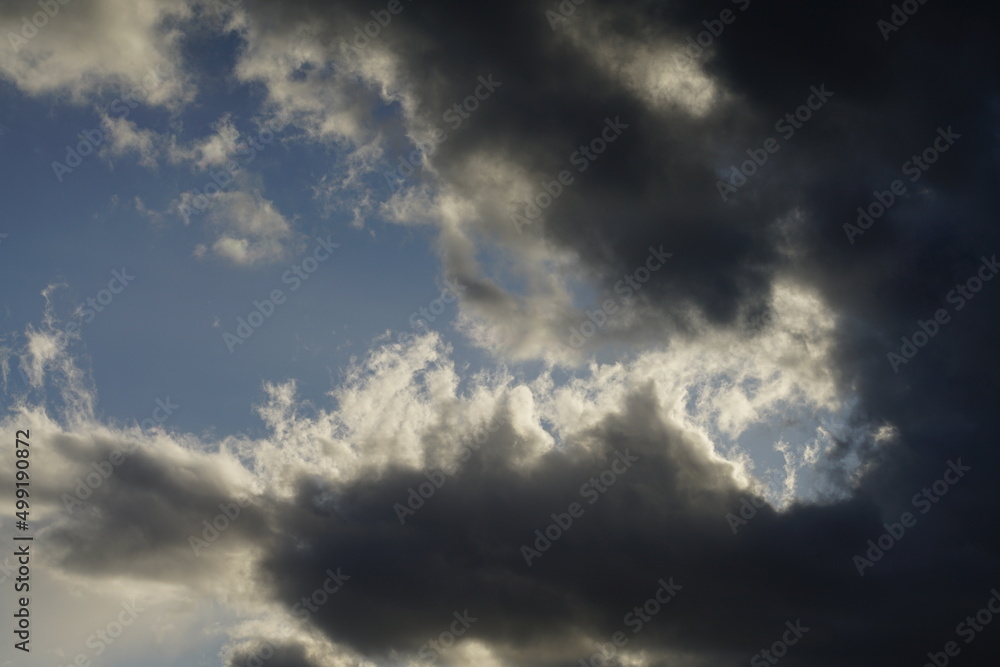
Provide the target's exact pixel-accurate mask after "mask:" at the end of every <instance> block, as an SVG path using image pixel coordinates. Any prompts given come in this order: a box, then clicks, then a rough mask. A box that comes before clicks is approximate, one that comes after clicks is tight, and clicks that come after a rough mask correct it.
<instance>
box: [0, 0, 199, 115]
mask: <svg viewBox="0 0 1000 667" xmlns="http://www.w3.org/2000/svg"><path fill="white" fill-rule="evenodd" d="M38 10H39V8H38V5H37V3H36V2H34V1H29V0H23V1H21V0H18V1H15V2H5V3H4V4H3V8H2V9H0V34H2V35H4V36H5V37H4V41H5V42H9V41H11V40H10V38H9V36H8V35H9V34H15V35H18V36H21V31H22V28H23V24H22V17H25V16H27V17H30V16H32V15H33V14H34V13H36V12H38ZM192 15H193V14H192V3H191V2H188V1H187V0H94V1H93V2H82V1H80V0H77V1H75V2H69V3H68V4H65V5H63V4H59V12H58V13H57V14H55V15H54V16H52V17H51V18H48V19H47V22H45V24H44V25H43V26H42V27H41V28H39V29H37V34H36V33H31V31H28V30H26V31H25V32H26V33H27V34H32V35H33V36H32V37H31V38H30V39H28V40H26V41H25V42H24V43H23V44H22V43H20V42H18V48H17V49H16V51H15V49H14V48H13V46H12V45H11V44H4V47H5V48H3V49H0V76H2V77H4V78H6V79H8V80H10V81H12V82H13V83H14V84H15V85H16V86H17V87H18V88H20V89H21V90H22V91H24V92H25V93H27V94H29V95H44V94H56V95H64V96H67V97H68V98H69V99H70V100H72V101H73V102H74V103H78V104H79V103H86V102H88V101H91V100H92V99H93V98H94V96H95V95H96V94H99V93H103V92H106V91H109V90H111V91H115V92H117V93H119V94H122V95H127V94H129V93H131V94H133V95H134V97H135V98H136V99H138V100H140V101H142V102H145V103H146V104H150V105H155V106H162V107H167V108H178V107H180V106H181V105H183V104H185V103H186V102H188V101H190V100H191V99H192V97H193V95H194V89H193V87H192V85H191V83H190V82H189V80H188V78H187V76H186V74H185V73H184V71H183V69H182V68H181V58H180V55H179V42H180V37H181V32H180V30H178V29H177V28H175V27H172V26H171V25H170V22H171V21H175V20H185V19H190V18H191V17H192ZM29 22H30V18H29ZM156 73H159V74H158V76H159V78H160V81H159V82H158V83H157V84H156V85H143V82H144V80H146V81H147V82H148V81H149V80H150V77H151V76H152V75H156Z"/></svg>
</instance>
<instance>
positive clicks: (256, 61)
mask: <svg viewBox="0 0 1000 667" xmlns="http://www.w3.org/2000/svg"><path fill="white" fill-rule="evenodd" d="M317 11H318V10H317V8H310V7H307V6H302V5H298V4H296V3H293V4H292V5H290V6H288V7H287V8H280V10H279V8H277V7H269V6H264V7H260V8H254V9H253V11H248V12H247V13H245V14H243V15H242V17H241V20H240V22H238V23H236V24H234V25H236V26H237V28H238V30H239V33H240V35H241V37H242V38H243V39H244V40H245V43H246V47H245V48H244V49H243V50H242V51H241V53H240V57H239V60H238V61H237V63H236V70H235V73H236V76H237V77H238V78H239V79H240V80H242V81H245V82H254V83H260V84H263V86H264V89H265V90H266V92H267V100H266V105H267V109H268V111H269V112H270V113H271V114H273V116H274V117H275V119H276V120H279V121H281V122H284V123H290V124H293V125H294V126H295V127H296V128H298V129H300V130H302V131H303V132H304V133H305V135H306V137H308V138H310V139H315V140H321V141H329V142H332V143H334V144H336V145H338V146H340V147H341V148H343V149H347V150H350V149H353V148H358V147H364V146H367V145H369V144H371V143H372V142H377V141H378V140H379V134H380V133H379V130H378V128H377V127H376V126H375V125H374V124H373V123H372V120H371V112H372V110H373V109H375V108H376V107H378V106H380V105H386V104H390V103H392V102H399V101H401V100H402V99H403V96H402V93H401V88H402V87H403V85H402V82H401V79H400V77H399V76H398V75H397V74H395V73H394V70H395V69H396V64H395V62H394V59H393V57H392V55H391V54H389V53H386V52H385V51H380V50H379V49H378V48H377V47H373V48H372V49H371V50H368V51H365V52H360V51H358V50H357V49H354V50H352V49H351V47H350V46H349V44H348V43H347V42H346V41H345V38H346V37H347V31H346V29H345V27H344V26H345V25H346V24H347V23H348V22H349V21H350V20H352V19H354V20H358V21H360V22H363V21H364V19H362V18H360V17H361V13H360V12H359V13H357V14H353V15H351V14H348V13H346V12H344V13H341V14H340V17H341V21H340V22H338V24H337V26H336V27H334V26H331V25H329V24H327V22H326V21H325V20H318V17H317ZM358 54H360V55H358Z"/></svg>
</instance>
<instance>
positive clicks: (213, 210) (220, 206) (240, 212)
mask: <svg viewBox="0 0 1000 667" xmlns="http://www.w3.org/2000/svg"><path fill="white" fill-rule="evenodd" d="M188 194H189V193H186V195H185V196H187V195H188ZM207 197H208V199H209V206H208V209H207V211H206V213H205V216H206V219H207V224H206V230H207V231H208V232H209V233H210V234H212V235H213V236H214V237H215V238H214V240H213V241H211V245H210V246H208V247H207V248H202V249H201V250H199V251H196V254H199V255H202V254H205V253H206V252H207V250H208V249H211V251H212V252H213V253H214V254H215V255H217V256H218V257H221V258H222V259H225V260H226V261H229V262H231V263H233V264H237V265H240V266H255V265H259V264H270V263H273V262H278V261H281V260H283V259H286V258H287V257H288V255H289V252H290V244H291V243H292V241H293V238H294V234H293V232H292V225H291V223H290V222H289V221H288V220H286V219H285V217H284V216H283V215H282V214H281V212H280V211H279V210H278V208H277V207H276V206H275V205H274V202H272V201H269V200H267V199H264V197H263V196H261V194H260V192H258V191H256V190H253V191H245V190H233V191H230V192H216V193H214V194H212V195H207ZM183 200H184V198H183V197H182V203H183Z"/></svg>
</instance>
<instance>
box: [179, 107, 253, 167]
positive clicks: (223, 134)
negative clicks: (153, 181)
mask: <svg viewBox="0 0 1000 667" xmlns="http://www.w3.org/2000/svg"><path fill="white" fill-rule="evenodd" d="M212 130H213V133H212V134H210V135H208V136H207V137H205V138H204V139H201V140H199V141H195V142H194V143H193V144H192V145H190V146H182V145H178V144H177V140H176V137H172V144H171V145H170V147H169V149H168V156H169V159H170V161H171V162H191V163H192V164H193V165H194V166H195V167H196V168H197V169H200V170H202V171H204V170H205V169H208V168H209V167H220V166H223V165H226V164H228V163H229V162H230V161H232V160H233V158H234V157H235V156H236V154H237V153H238V152H240V151H241V150H246V148H245V145H244V144H241V143H240V132H239V130H238V129H236V126H235V125H234V124H233V119H232V116H231V114H228V113H227V114H224V115H223V116H222V117H221V118H219V120H217V121H216V122H215V123H213V124H212Z"/></svg>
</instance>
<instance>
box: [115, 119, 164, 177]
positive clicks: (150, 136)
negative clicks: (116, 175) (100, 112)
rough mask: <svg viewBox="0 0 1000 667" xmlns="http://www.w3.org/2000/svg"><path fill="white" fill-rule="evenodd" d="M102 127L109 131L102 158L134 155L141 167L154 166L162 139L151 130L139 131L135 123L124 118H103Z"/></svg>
mask: <svg viewBox="0 0 1000 667" xmlns="http://www.w3.org/2000/svg"><path fill="white" fill-rule="evenodd" d="M102 126H103V127H106V128H107V129H108V130H109V131H108V133H107V135H106V139H107V143H106V144H104V146H103V147H102V148H101V152H100V155H101V156H102V157H109V156H113V157H121V156H122V155H126V154H128V153H136V155H137V157H138V159H139V164H141V165H142V166H144V167H155V166H156V160H157V157H158V155H159V152H160V148H161V144H162V137H160V136H159V135H157V134H156V133H155V132H153V131H152V130H140V129H139V127H138V126H137V125H136V124H135V123H133V122H132V121H130V120H127V119H125V118H112V117H110V116H104V117H103V119H102Z"/></svg>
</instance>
